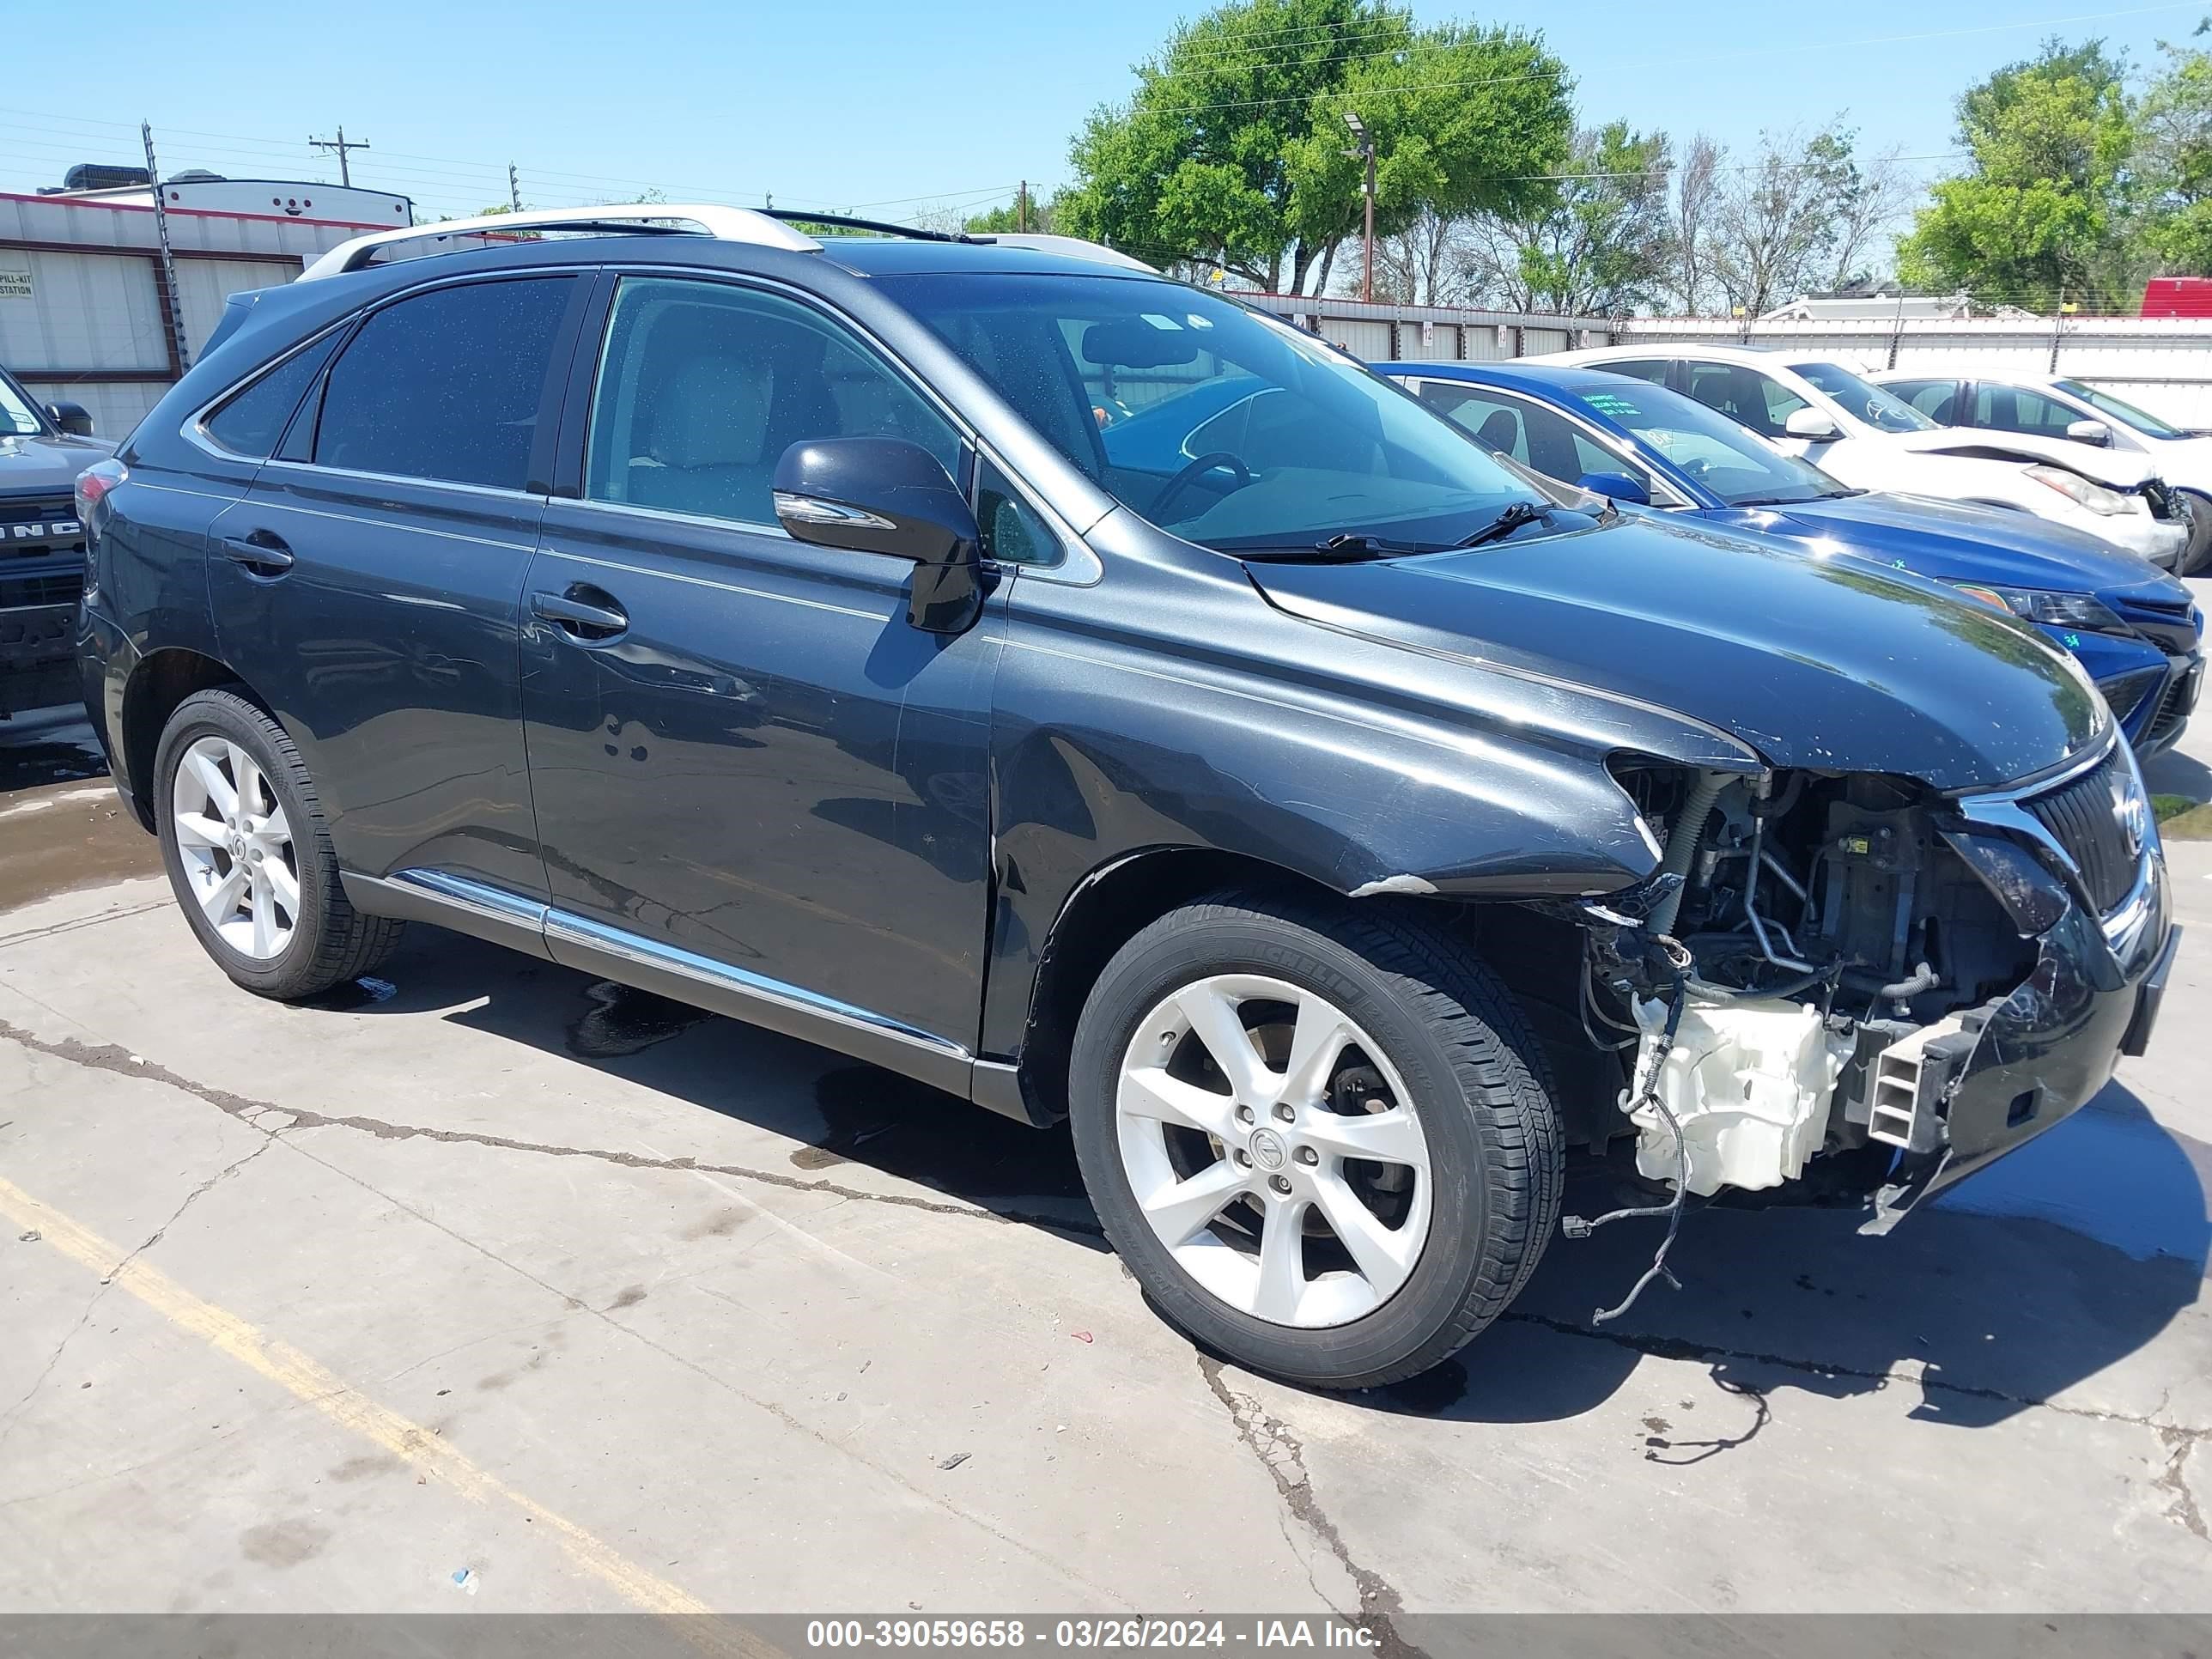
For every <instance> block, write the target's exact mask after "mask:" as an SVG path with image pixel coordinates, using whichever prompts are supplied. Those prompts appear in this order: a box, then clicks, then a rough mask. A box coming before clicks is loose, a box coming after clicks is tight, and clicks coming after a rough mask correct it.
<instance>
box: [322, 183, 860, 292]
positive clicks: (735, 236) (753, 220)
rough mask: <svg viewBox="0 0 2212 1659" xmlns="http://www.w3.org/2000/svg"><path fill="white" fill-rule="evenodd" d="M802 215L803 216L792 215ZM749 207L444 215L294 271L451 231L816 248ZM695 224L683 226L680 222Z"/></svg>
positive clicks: (628, 206) (626, 206) (633, 205)
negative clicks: (696, 238)
mask: <svg viewBox="0 0 2212 1659" xmlns="http://www.w3.org/2000/svg"><path fill="white" fill-rule="evenodd" d="M781 217H782V216H781V215H779V216H775V217H771V216H769V215H768V214H765V213H758V212H756V211H754V210H752V209H750V208H737V207H721V206H718V205H714V204H701V203H674V202H623V203H618V204H612V205H609V206H605V207H580V208H530V209H526V210H524V211H522V212H520V213H488V214H485V215H484V216H482V217H480V218H476V219H447V220H441V222H438V223H437V224H435V225H406V226H403V227H401V228H398V229H397V230H380V231H375V232H373V233H372V234H369V235H367V236H356V237H355V238H354V239H353V240H350V241H346V242H341V243H339V244H338V245H337V246H336V247H334V248H332V249H331V251H330V252H327V253H325V254H324V255H323V256H322V258H319V259H317V260H316V261H315V262H314V263H313V264H311V265H309V266H308V267H307V269H306V270H303V271H301V273H300V275H299V278H298V280H299V281H301V282H303V283H306V282H313V281H315V280H317V279H319V278H321V277H325V276H343V275H344V274H345V273H346V272H347V271H349V270H360V269H361V268H362V266H364V265H366V264H368V262H369V261H370V259H371V258H374V256H375V254H376V253H377V252H378V251H379V250H380V249H382V248H386V247H390V246H394V245H395V244H398V243H403V242H436V241H443V240H447V239H448V238H450V237H454V236H498V235H500V234H502V233H504V232H512V231H518V230H579V231H593V230H596V231H602V232H615V233H619V234H623V235H633V236H635V235H647V236H650V235H664V234H665V235H702V234H703V235H707V236H712V237H714V238H715V239H716V240H720V241H725V242H751V243H754V244H756V245H757V246H763V247H780V248H787V249H789V250H790V251H792V252H795V253H818V252H821V251H822V244H821V243H819V242H817V241H816V240H814V239H813V238H812V237H811V236H805V235H801V234H799V232H798V231H795V230H793V228H791V227H790V226H789V225H787V224H783V223H781V222H779V221H780V219H781ZM793 217H794V218H801V219H804V218H805V217H806V216H805V215H793ZM687 225H690V226H696V229H694V230H686V229H684V228H683V227H684V226H687Z"/></svg>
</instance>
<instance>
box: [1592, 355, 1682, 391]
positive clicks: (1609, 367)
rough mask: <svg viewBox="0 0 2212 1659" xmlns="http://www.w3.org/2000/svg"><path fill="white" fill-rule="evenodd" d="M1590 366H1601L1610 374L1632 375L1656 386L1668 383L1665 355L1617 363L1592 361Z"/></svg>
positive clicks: (1629, 359)
mask: <svg viewBox="0 0 2212 1659" xmlns="http://www.w3.org/2000/svg"><path fill="white" fill-rule="evenodd" d="M1590 367H1591V368H1601V369H1603V370H1604V371H1605V372H1606V373H1607V374H1628V375H1632V376H1634V377H1635V378H1636V379H1637V380H1649V381H1650V382H1651V384H1652V385H1654V386H1664V385H1666V384H1667V362H1666V359H1664V358H1663V357H1631V358H1626V359H1624V360H1623V361H1622V362H1617V363H1592V364H1591V365H1590Z"/></svg>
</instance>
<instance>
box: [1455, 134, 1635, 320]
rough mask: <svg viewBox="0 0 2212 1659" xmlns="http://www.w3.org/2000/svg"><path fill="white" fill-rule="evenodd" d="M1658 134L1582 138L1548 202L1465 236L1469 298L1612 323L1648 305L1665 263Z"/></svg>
mask: <svg viewBox="0 0 2212 1659" xmlns="http://www.w3.org/2000/svg"><path fill="white" fill-rule="evenodd" d="M1667 173H1668V141H1667V137H1666V135H1665V134H1664V133H1657V132H1654V133H1639V132H1632V131H1630V130H1629V126H1628V123H1626V121H1613V122H1610V123H1608V124H1607V125H1605V126H1602V127H1598V128H1595V129H1585V130H1583V131H1579V132H1577V133H1576V134H1575V136H1574V143H1573V146H1572V148H1571V150H1570V152H1569V154H1568V156H1567V158H1566V163H1565V167H1562V168H1561V169H1560V175H1561V176H1560V177H1559V178H1558V179H1556V180H1553V181H1551V186H1552V187H1551V191H1550V194H1549V196H1548V197H1546V198H1539V199H1538V201H1537V202H1536V203H1535V204H1532V205H1530V206H1528V207H1524V208H1523V209H1522V210H1520V211H1518V212H1510V211H1509V212H1504V213H1492V214H1490V215H1487V216H1484V217H1482V218H1480V219H1478V220H1477V221H1476V222H1475V223H1474V228H1473V236H1474V256H1473V258H1472V261H1471V269H1470V270H1469V276H1470V278H1471V281H1472V285H1473V287H1474V290H1475V291H1476V292H1477V293H1478V294H1480V295H1483V296H1484V297H1486V298H1487V299H1489V300H1490V301H1493V302H1495V303H1497V304H1499V305H1502V306H1504V307H1505V308H1506V309H1508V310H1511V311H1541V312H1559V313H1566V314H1568V315H1572V316H1584V317H1588V316H1611V315H1613V314H1615V313H1620V312H1627V311H1633V310H1635V309H1637V308H1638V307H1641V306H1644V305H1647V304H1649V303H1650V301H1652V299H1653V298H1654V296H1655V295H1656V294H1657V293H1658V292H1659V291H1660V289H1662V287H1663V286H1664V285H1665V283H1666V281H1667V278H1668V270H1669V268H1670V264H1671V261H1672V258H1673V240H1672V235H1671V232H1670V227H1669V222H1668V191H1667Z"/></svg>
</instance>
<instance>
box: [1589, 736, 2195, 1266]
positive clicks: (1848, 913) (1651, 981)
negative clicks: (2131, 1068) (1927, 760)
mask: <svg viewBox="0 0 2212 1659" xmlns="http://www.w3.org/2000/svg"><path fill="white" fill-rule="evenodd" d="M1616 773H1617V775H1619V776H1620V781H1621V782H1622V784H1623V787H1626V789H1628V791H1629V792H1630V793H1631V794H1632V797H1633V798H1634V799H1636V800H1637V803H1638V808H1639V810H1640V811H1642V813H1643V815H1644V819H1645V822H1646V823H1649V824H1650V825H1651V826H1652V827H1653V830H1654V833H1655V835H1656V836H1659V837H1660V838H1661V840H1662V844H1663V845H1664V847H1665V848H1666V854H1665V857H1664V859H1663V860H1662V866H1661V868H1660V870H1659V872H1657V873H1656V874H1655V875H1654V876H1653V877H1652V878H1650V880H1649V881H1647V882H1645V883H1644V884H1642V885H1641V886H1639V887H1638V888H1637V889H1636V890H1633V891H1632V892H1631V893H1628V894H1626V895H1622V896H1619V897H1617V898H1614V899H1613V900H1612V901H1611V902H1607V903H1591V904H1587V905H1584V906H1583V907H1581V909H1582V918H1583V921H1584V922H1585V924H1586V926H1587V928H1588V949H1587V951H1586V957H1585V963H1586V968H1585V974H1586V976H1585V981H1584V984H1583V987H1582V993H1581V994H1582V996H1583V1006H1582V1010H1581V1012H1582V1016H1583V1024H1584V1029H1585V1031H1586V1033H1587V1035H1588V1036H1589V1041H1590V1042H1593V1043H1595V1044H1596V1045H1598V1046H1600V1047H1602V1048H1606V1049H1607V1050H1608V1051H1610V1052H1613V1053H1616V1054H1620V1055H1621V1056H1622V1057H1623V1059H1624V1060H1626V1062H1627V1063H1628V1070H1629V1073H1630V1080H1629V1081H1628V1082H1626V1083H1625V1084H1624V1087H1623V1091H1622V1094H1621V1097H1620V1100H1621V1105H1622V1109H1623V1110H1624V1111H1625V1112H1626V1114H1627V1115H1628V1118H1629V1121H1630V1122H1631V1124H1632V1127H1633V1128H1634V1131H1635V1133H1636V1137H1637V1141H1636V1162H1637V1166H1638V1170H1639V1171H1640V1172H1641V1173H1642V1174H1643V1175H1644V1176H1649V1177H1651V1178H1653V1179H1656V1180H1661V1181H1664V1182H1668V1183H1669V1184H1670V1185H1671V1186H1673V1187H1674V1188H1676V1189H1677V1190H1678V1192H1680V1193H1681V1194H1690V1195H1696V1196H1707V1195H1711V1194H1715V1193H1717V1192H1719V1191H1721V1190H1722V1189H1723V1188H1735V1189H1737V1190H1740V1191H1747V1192H1760V1191H1767V1190H1774V1189H1783V1190H1785V1191H1786V1190H1788V1189H1791V1188H1797V1189H1801V1190H1802V1189H1805V1188H1808V1187H1810V1188H1817V1189H1818V1190H1819V1191H1820V1192H1823V1193H1827V1194H1834V1193H1838V1192H1840V1191H1852V1190H1856V1191H1860V1192H1863V1193H1865V1194H1868V1195H1869V1198H1870V1200H1871V1204H1872V1207H1873V1213H1872V1217H1871V1218H1870V1219H1869V1222H1868V1223H1867V1225H1866V1229H1865V1231H1870V1232H1882V1231H1887V1230H1888V1229H1889V1228H1890V1227H1891V1226H1892V1225H1894V1224H1895V1223H1896V1221H1897V1220H1898V1219H1899V1217H1901V1216H1902V1215H1904V1214H1905V1212H1908V1211H1909V1210H1910V1209H1911V1207H1912V1206H1914V1205H1916V1204H1917V1203H1918V1202H1919V1201H1920V1200H1923V1199H1924V1198H1926V1197H1927V1196H1928V1195H1929V1194H1932V1193H1934V1192H1936V1191H1938V1190H1940V1189H1941V1188H1943V1187H1946V1186H1948V1185H1949V1184H1950V1183H1952V1182H1955V1181H1957V1180H1959V1179H1960V1178H1961V1177H1962V1176H1966V1175H1968V1174H1970V1173H1972V1171H1973V1170H1977V1169H1978V1168H1980V1167H1981V1166H1982V1165H1984V1164H1986V1163H1988V1162H1989V1161H1990V1159H1991V1158H1996V1157H1997V1156H1999V1155H2000V1154H2002V1153H2003V1152H2007V1151H2008V1150H2010V1149H2011V1148H2012V1147H2014V1146H2017V1145H2019V1144H2020V1143H2021V1142H2022V1141H2024V1140H2027V1139H2029V1138H2030V1137H2032V1136H2033V1135H2035V1134H2038V1133H2041V1132H2042V1131H2043V1130H2045V1129H2047V1128H2048V1127H2051V1125H2052V1124H2053V1123H2055V1122H2057V1121H2058V1120H2059V1119H2061V1118H2063V1117H2064V1116H2065V1115H2067V1114H2069V1113H2070V1112H2072V1111H2073V1110H2074V1109H2075V1108H2077V1107H2079V1106H2080V1105H2081V1104H2082V1103H2084V1102H2085V1101H2087V1099H2088V1098H2089V1097H2091V1096H2092V1095H2093V1094H2094V1093H2095V1092H2096V1091H2098V1090H2099V1089H2100V1088H2101V1087H2102V1086H2103V1085H2104V1084H2105V1083H2106V1079H2108V1078H2109V1077H2110V1075H2111V1072H2112V1064H2113V1061H2114V1060H2115V1059H2116V1058H2117V1057H2118V1055H2120V1054H2140V1053H2141V1052H2142V1043H2143V1041H2144V1039H2145V1037H2146V1036H2148V1030H2149V1027H2150V1024H2151V1022H2152V1020H2153V1019H2154V1017H2155V1014H2156V1011H2157V1005H2158V1000H2159V997H2160V994H2161V992H2162V990H2163V987H2164V984H2165V979H2166V969H2167V966H2168V964H2169V963H2171V961H2172V954H2173V951H2174V947H2175V945H2176V944H2177V942H2178V937H2179V936H2178V933H2177V932H2176V931H2175V930H2174V929H2172V927H2170V926H2169V925H2168V897H2167V893H2166V878H2165V866H2164V862H2163V860H2162V859H2161V857H2160V849H2159V846H2158V838H2157V830H2156V829H2155V826H2154V823H2153V820H2152V815H2151V811H2150V808H2149V803H2148V797H2147V795H2146V794H2145V793H2144V790H2143V787H2142V779H2141V777H2140V775H2138V774H2137V772H2136V765H2135V762H2134V759H2133V757H2131V756H2130V753H2129V751H2128V749H2127V746H2126V745H2125V744H2124V743H2121V742H2119V741H2118V740H2117V738H2115V737H2113V736H2111V735H2107V736H2106V738H2104V739H2103V740H2102V741H2101V742H2100V743H2098V744H2096V745H2095V746H2094V747H2093V748H2092V750H2090V751H2089V752H2088V753H2087V755H2085V756H2081V757H2075V758H2074V759H2071V760H2069V761H2068V762H2067V763H2065V764H2063V766H2061V767H2060V768H2058V769H2056V770H2054V771H2052V772H2051V773H2050V774H2048V775H2044V776H2039V777H2035V778H2031V779H2028V780H2027V781H2020V782H2015V783H2014V784H2012V785H2009V786H2008V787H2003V788H2000V789H1983V790H1972V791H1966V792H1957V793H1943V792H1941V791H1938V790H1936V789H1934V788H1931V787H1929V786H1927V785H1925V784H1923V783H1920V782H1917V781H1914V780H1912V779H1911V778H1908V777H1900V776H1893V775H1879V774H1865V773H1857V774H1842V775H1835V774H1826V775H1823V774H1820V773H1814V772H1808V771H1804V770H1779V771H1774V772H1770V773H1766V774H1764V775H1759V776H1755V777H1740V776H1731V775H1725V774H1720V773H1694V772H1686V771H1683V770H1681V769H1672V768H1655V767H1647V766H1640V765H1637V764H1634V763H1624V764H1622V765H1620V766H1619V767H1617V769H1616Z"/></svg>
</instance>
